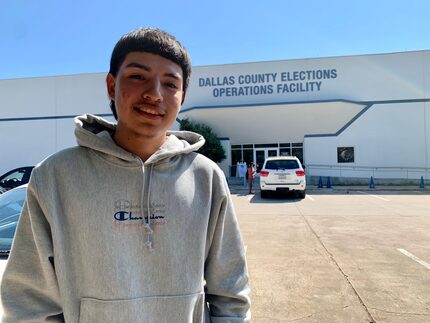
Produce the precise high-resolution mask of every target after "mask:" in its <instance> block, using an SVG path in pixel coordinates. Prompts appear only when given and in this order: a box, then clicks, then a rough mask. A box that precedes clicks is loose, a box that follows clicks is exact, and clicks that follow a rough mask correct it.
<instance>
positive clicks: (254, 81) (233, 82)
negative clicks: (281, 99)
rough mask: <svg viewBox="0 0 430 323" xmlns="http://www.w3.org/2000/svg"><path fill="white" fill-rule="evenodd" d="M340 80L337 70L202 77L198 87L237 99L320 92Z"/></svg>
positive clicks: (216, 94) (216, 95)
mask: <svg viewBox="0 0 430 323" xmlns="http://www.w3.org/2000/svg"><path fill="white" fill-rule="evenodd" d="M335 78H337V70H336V69H318V70H301V71H286V72H280V73H279V72H274V73H257V74H240V75H225V76H216V77H200V78H199V87H200V88H210V89H211V90H212V96H213V97H215V98H221V97H237V96H251V95H253V96H257V95H270V94H288V93H296V92H318V91H321V89H322V87H323V83H324V82H325V81H326V80H329V79H335Z"/></svg>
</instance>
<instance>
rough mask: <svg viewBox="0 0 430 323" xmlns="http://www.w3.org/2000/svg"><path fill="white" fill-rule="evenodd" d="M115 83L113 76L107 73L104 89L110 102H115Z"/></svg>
mask: <svg viewBox="0 0 430 323" xmlns="http://www.w3.org/2000/svg"><path fill="white" fill-rule="evenodd" d="M115 83H116V80H115V76H113V75H112V74H111V73H108V75H106V87H107V92H108V95H109V99H111V100H112V101H115Z"/></svg>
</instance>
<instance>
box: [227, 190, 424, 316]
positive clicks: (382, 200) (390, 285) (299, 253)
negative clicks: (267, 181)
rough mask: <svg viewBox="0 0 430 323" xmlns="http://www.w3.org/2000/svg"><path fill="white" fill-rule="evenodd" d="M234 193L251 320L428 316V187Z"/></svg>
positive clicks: (237, 191) (235, 191) (233, 191)
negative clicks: (270, 194) (249, 290)
mask: <svg viewBox="0 0 430 323" xmlns="http://www.w3.org/2000/svg"><path fill="white" fill-rule="evenodd" d="M245 192H246V191H245V190H242V191H240V190H233V189H232V196H233V200H234V203H235V207H236V210H237V213H238V218H239V222H240V226H241V231H242V234H243V238H244V240H245V245H246V248H247V258H248V265H249V272H250V278H251V287H252V301H253V304H252V315H253V322H319V323H322V322H330V323H332V322H390V323H391V322H402V323H403V322H413V323H418V322H430V194H429V192H428V191H423V190H421V191H420V190H419V189H417V190H408V191H379V190H378V191H369V190H367V191H366V190H359V189H356V190H351V191H348V190H341V191H335V190H316V189H315V190H311V191H308V195H307V196H306V198H305V199H303V200H300V199H296V198H294V197H288V198H285V197H283V196H275V197H272V198H269V199H261V198H260V196H259V195H246V194H245Z"/></svg>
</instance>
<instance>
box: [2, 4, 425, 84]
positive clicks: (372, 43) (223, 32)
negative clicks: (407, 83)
mask: <svg viewBox="0 0 430 323" xmlns="http://www.w3.org/2000/svg"><path fill="white" fill-rule="evenodd" d="M429 12H430V1H425V0H422V1H414V0H409V1H404V0H403V1H399V0H391V1H389V0H379V1H374V0H373V1H370V0H369V1H368V0H361V1H345V0H333V1H331V0H321V1H317V0H312V1H306V0H304V1H297V0H295V1H290V0H284V1H282V0H279V1H274V0H265V1H262V0H261V1H242V0H217V1H188V0H183V1H145V0H139V1H137V0H136V1H135V0H133V1H131V0H130V1H127V0H117V1H110V0H105V1H100V0H85V1H84V0H13V1H6V0H0V39H1V45H0V61H1V63H0V79H9V78H20V77H34V76H49V75H65V74H79V73H95V72H105V71H106V70H107V69H108V62H109V57H110V54H111V50H112V48H113V46H114V45H115V43H116V41H117V40H118V39H119V37H121V36H122V35H123V34H124V33H126V32H128V31H130V30H132V29H134V28H136V27H140V26H150V27H159V28H162V29H165V30H167V31H169V32H170V33H172V34H174V35H175V36H176V37H177V38H178V39H179V40H180V41H181V42H182V43H183V44H184V45H185V46H186V47H187V48H188V49H189V51H190V54H191V58H192V61H193V65H195V66H201V65H213V64H228V63H239V62H254V61H269V60H282V59H296V58H312V57H325V56H341V55H358V54H372V53H386V52H398V51H410V50H422V49H430V22H429V21H430V18H429Z"/></svg>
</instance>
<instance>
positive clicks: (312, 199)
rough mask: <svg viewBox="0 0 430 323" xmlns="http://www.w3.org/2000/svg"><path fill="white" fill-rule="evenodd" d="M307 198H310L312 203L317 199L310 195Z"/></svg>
mask: <svg viewBox="0 0 430 323" xmlns="http://www.w3.org/2000/svg"><path fill="white" fill-rule="evenodd" d="M306 197H308V198H309V199H310V200H311V201H315V199H314V198H313V197H312V196H310V195H307V194H306Z"/></svg>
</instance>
